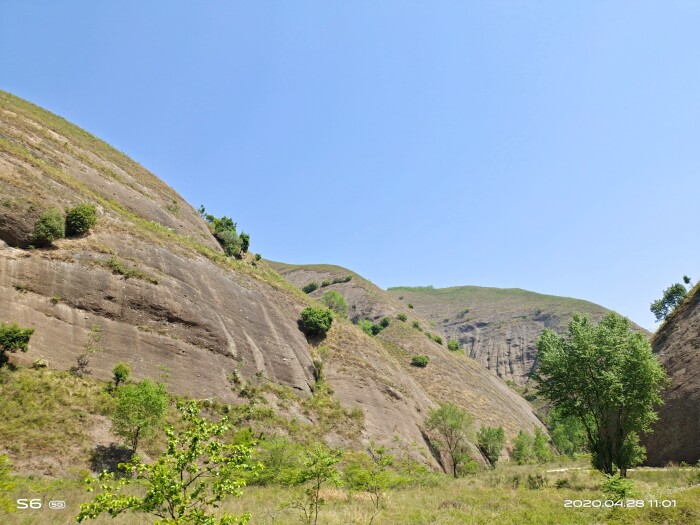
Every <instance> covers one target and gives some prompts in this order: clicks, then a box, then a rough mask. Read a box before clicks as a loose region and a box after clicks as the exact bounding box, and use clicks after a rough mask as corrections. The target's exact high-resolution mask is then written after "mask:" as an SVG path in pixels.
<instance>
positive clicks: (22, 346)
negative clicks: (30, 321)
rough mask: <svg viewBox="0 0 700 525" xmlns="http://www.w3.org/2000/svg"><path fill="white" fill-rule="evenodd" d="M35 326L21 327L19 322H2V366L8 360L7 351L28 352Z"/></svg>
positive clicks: (0, 360) (0, 343)
mask: <svg viewBox="0 0 700 525" xmlns="http://www.w3.org/2000/svg"><path fill="white" fill-rule="evenodd" d="M33 333H34V328H20V327H19V326H17V324H15V323H13V324H5V323H2V324H0V366H2V365H3V364H5V362H6V361H7V355H6V352H17V351H20V352H26V351H27V350H28V349H29V338H30V337H31V336H32V334H33Z"/></svg>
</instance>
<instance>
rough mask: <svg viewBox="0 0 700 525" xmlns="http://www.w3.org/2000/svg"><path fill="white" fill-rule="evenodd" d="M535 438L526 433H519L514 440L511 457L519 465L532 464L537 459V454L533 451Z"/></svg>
mask: <svg viewBox="0 0 700 525" xmlns="http://www.w3.org/2000/svg"><path fill="white" fill-rule="evenodd" d="M533 441H534V439H533V437H532V434H529V433H527V432H524V431H522V430H521V431H520V432H518V435H517V436H516V438H515V439H514V440H513V451H512V452H511V454H510V456H511V458H512V459H513V461H515V462H516V463H517V464H518V465H524V464H526V463H531V462H532V461H534V459H535V453H534V452H533V450H532V447H533Z"/></svg>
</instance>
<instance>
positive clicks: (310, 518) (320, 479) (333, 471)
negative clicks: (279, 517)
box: [287, 445, 342, 525]
mask: <svg viewBox="0 0 700 525" xmlns="http://www.w3.org/2000/svg"><path fill="white" fill-rule="evenodd" d="M341 457H342V452H341V451H340V450H332V449H329V448H328V447H326V446H324V445H316V446H315V447H314V448H313V449H311V450H310V451H308V452H307V453H306V454H305V458H304V462H303V465H302V467H301V468H300V469H299V470H298V471H297V472H296V474H295V475H294V477H293V479H292V484H294V485H303V486H305V487H306V490H305V491H304V497H303V498H298V499H296V500H294V501H292V502H290V503H288V504H287V507H289V508H295V509H298V510H300V511H301V512H302V513H303V517H304V522H305V523H307V524H308V525H316V523H317V522H318V513H319V511H320V510H321V507H322V506H323V504H324V503H325V502H324V500H323V498H321V487H322V486H323V485H325V484H327V483H332V484H337V483H338V482H339V481H340V473H339V472H338V467H337V466H336V464H337V463H338V462H339V461H340V458H341Z"/></svg>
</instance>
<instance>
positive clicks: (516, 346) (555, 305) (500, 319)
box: [388, 286, 646, 385]
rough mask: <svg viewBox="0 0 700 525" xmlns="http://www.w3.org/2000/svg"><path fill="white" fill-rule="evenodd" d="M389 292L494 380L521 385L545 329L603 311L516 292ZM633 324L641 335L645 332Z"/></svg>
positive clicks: (399, 289)
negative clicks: (491, 373)
mask: <svg viewBox="0 0 700 525" xmlns="http://www.w3.org/2000/svg"><path fill="white" fill-rule="evenodd" d="M388 291H389V293H391V295H392V296H394V297H395V298H397V299H400V301H401V303H402V304H404V305H406V307H407V306H408V305H409V304H411V305H413V307H414V309H415V311H416V312H418V313H419V314H421V315H423V316H424V317H426V318H427V319H429V320H430V321H431V322H432V323H434V325H435V326H436V327H439V329H440V331H441V332H442V333H443V334H445V336H446V337H448V338H450V339H457V340H458V341H459V343H460V345H461V346H462V347H463V348H464V349H465V350H466V352H467V353H468V355H469V356H470V357H472V358H473V359H475V360H476V361H477V362H479V363H481V364H482V365H483V366H485V367H486V368H488V369H489V370H491V371H492V372H493V373H495V374H496V375H497V376H498V377H500V378H502V379H504V380H509V381H513V382H514V383H516V384H519V385H522V384H525V383H526V382H527V381H528V379H529V378H530V375H531V374H532V373H533V372H534V369H535V367H536V366H537V348H536V342H537V338H538V337H539V336H540V335H541V334H542V330H544V329H545V328H549V329H551V330H554V331H555V332H557V333H560V334H561V333H564V332H565V331H566V330H567V327H568V323H569V320H570V319H571V316H572V314H574V313H580V314H584V315H588V316H589V317H591V319H593V320H594V321H599V320H600V319H601V318H602V317H603V316H604V315H605V314H606V313H608V312H609V310H607V309H606V308H603V307H602V306H598V305H597V304H594V303H590V302H588V301H582V300H580V299H571V298H568V297H556V296H552V295H543V294H538V293H534V292H529V291H527V290H521V289H517V288H511V289H505V288H484V287H480V286H457V287H453V288H433V287H432V286H426V287H397V288H390V289H389V290H388ZM632 325H633V326H634V327H635V328H636V329H638V330H640V331H643V332H646V331H645V330H644V329H643V328H640V327H638V326H637V325H635V324H634V323H632Z"/></svg>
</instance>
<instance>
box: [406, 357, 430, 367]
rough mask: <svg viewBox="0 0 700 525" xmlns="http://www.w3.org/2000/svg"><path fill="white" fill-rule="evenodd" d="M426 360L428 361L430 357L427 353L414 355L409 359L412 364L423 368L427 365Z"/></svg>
mask: <svg viewBox="0 0 700 525" xmlns="http://www.w3.org/2000/svg"><path fill="white" fill-rule="evenodd" d="M428 361H430V358H429V357H428V356H427V355H414V356H413V358H412V359H411V364H412V365H413V366H418V367H420V368H425V367H426V366H428Z"/></svg>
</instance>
